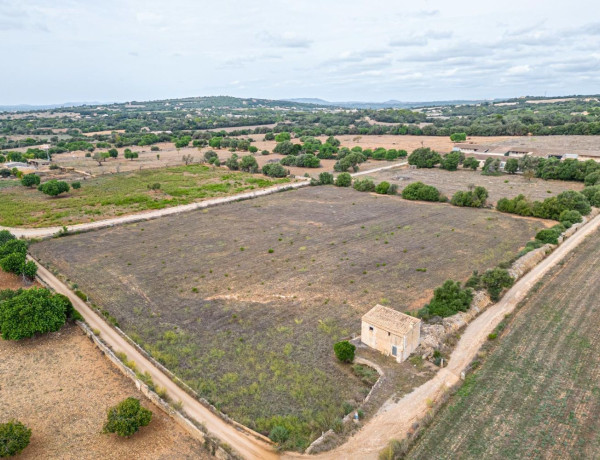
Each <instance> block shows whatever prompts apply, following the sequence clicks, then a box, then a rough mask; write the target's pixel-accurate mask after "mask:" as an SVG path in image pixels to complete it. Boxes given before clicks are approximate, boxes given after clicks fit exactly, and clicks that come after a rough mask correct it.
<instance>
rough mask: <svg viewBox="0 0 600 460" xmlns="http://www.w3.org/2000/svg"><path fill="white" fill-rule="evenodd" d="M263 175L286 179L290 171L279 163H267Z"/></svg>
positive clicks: (263, 168)
mask: <svg viewBox="0 0 600 460" xmlns="http://www.w3.org/2000/svg"><path fill="white" fill-rule="evenodd" d="M262 173H263V174H264V175H265V176H269V177H285V176H287V175H288V170H287V169H285V168H284V167H283V166H282V165H281V164H279V163H267V164H266V165H264V166H263V167H262Z"/></svg>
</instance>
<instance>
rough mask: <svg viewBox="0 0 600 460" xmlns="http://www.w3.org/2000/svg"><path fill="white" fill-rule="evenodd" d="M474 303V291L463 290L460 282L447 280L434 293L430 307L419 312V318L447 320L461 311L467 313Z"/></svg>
mask: <svg viewBox="0 0 600 460" xmlns="http://www.w3.org/2000/svg"><path fill="white" fill-rule="evenodd" d="M472 301H473V291H472V290H471V289H469V288H461V286H460V283H459V282H458V281H452V280H447V281H445V282H444V284H442V286H440V287H439V288H437V289H435V290H434V291H433V299H431V302H429V305H427V306H425V308H424V309H422V310H421V311H420V312H419V316H422V317H428V316H441V317H442V318H445V317H447V316H452V315H454V314H456V313H457V312H459V311H467V309H468V308H469V307H470V306H471V302H472Z"/></svg>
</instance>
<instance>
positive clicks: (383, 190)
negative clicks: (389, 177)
mask: <svg viewBox="0 0 600 460" xmlns="http://www.w3.org/2000/svg"><path fill="white" fill-rule="evenodd" d="M389 189H390V183H389V182H386V181H383V182H380V183H379V184H377V187H375V193H379V194H380V195H387V193H388V191H389Z"/></svg>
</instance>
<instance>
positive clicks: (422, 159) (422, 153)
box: [408, 147, 442, 168]
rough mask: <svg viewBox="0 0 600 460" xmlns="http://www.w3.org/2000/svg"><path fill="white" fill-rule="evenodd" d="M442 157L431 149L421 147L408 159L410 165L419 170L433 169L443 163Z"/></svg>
mask: <svg viewBox="0 0 600 460" xmlns="http://www.w3.org/2000/svg"><path fill="white" fill-rule="evenodd" d="M441 159H442V157H441V156H440V154H439V153H437V152H436V151H435V150H431V149H430V148H429V147H420V148H418V149H416V150H414V151H413V153H411V154H410V155H409V157H408V164H409V165H414V166H416V167H417V168H433V167H434V166H435V165H436V164H438V163H439V162H440V161H441Z"/></svg>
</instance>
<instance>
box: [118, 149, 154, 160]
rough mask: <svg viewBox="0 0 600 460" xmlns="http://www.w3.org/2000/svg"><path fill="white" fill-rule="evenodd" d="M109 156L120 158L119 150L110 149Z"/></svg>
mask: <svg viewBox="0 0 600 460" xmlns="http://www.w3.org/2000/svg"><path fill="white" fill-rule="evenodd" d="M157 149H158V147H157ZM108 155H109V156H110V157H111V158H117V157H118V156H119V151H118V150H117V149H110V150H109V151H108Z"/></svg>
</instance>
